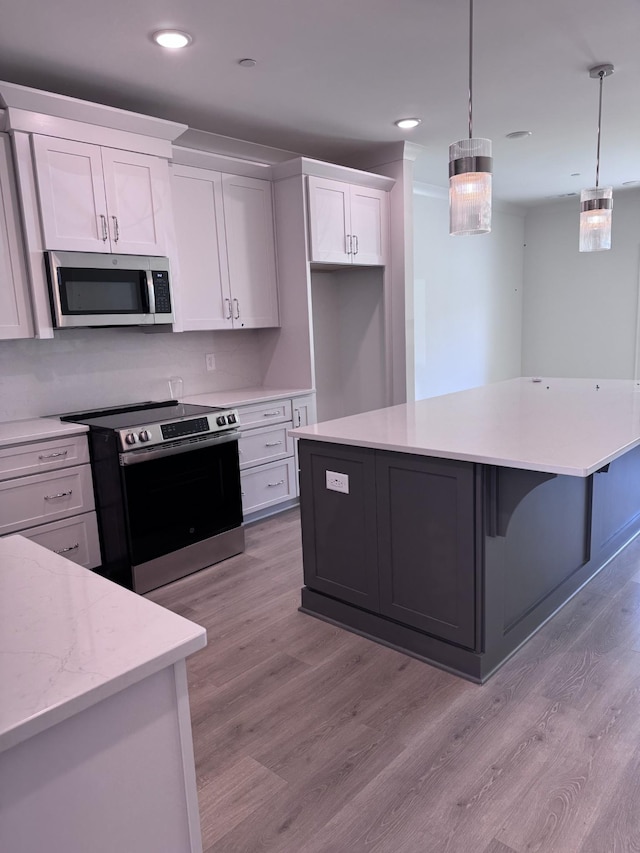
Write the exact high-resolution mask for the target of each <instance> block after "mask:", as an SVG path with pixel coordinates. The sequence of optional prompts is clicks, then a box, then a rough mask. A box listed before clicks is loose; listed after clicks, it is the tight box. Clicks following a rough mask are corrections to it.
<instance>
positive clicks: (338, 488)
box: [325, 471, 349, 495]
mask: <svg viewBox="0 0 640 853" xmlns="http://www.w3.org/2000/svg"><path fill="white" fill-rule="evenodd" d="M325 473H326V475H327V488H328V489H329V491H332V492H342V494H343V495H348V494H349V475H348V474H339V473H338V472H337V471H326V472H325Z"/></svg>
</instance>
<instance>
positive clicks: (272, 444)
mask: <svg viewBox="0 0 640 853" xmlns="http://www.w3.org/2000/svg"><path fill="white" fill-rule="evenodd" d="M279 444H282V442H281V441H268V442H267V443H266V444H265V447H277V446H278V445H279Z"/></svg>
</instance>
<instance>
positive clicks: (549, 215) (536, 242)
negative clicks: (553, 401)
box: [522, 190, 640, 379]
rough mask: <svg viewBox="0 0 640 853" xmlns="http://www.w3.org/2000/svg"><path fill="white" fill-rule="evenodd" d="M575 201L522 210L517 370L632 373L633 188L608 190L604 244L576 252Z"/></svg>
mask: <svg viewBox="0 0 640 853" xmlns="http://www.w3.org/2000/svg"><path fill="white" fill-rule="evenodd" d="M578 208H579V202H578V200H577V199H576V198H572V199H566V200H562V201H555V202H550V203H549V204H547V205H544V206H541V207H536V208H533V209H532V210H530V211H529V213H528V214H527V218H526V229H525V237H526V250H525V287H524V310H523V332H522V366H523V373H524V375H526V376H529V375H535V374H539V375H541V376H545V375H546V376H571V377H577V378H580V377H586V378H589V377H593V378H602V379H630V378H635V375H636V370H637V368H636V345H637V340H638V334H637V325H638V275H639V270H640V191H639V190H628V191H626V192H622V191H619V192H615V193H614V207H613V227H612V240H611V249H610V250H609V251H606V252H593V253H580V252H578V223H579V211H578Z"/></svg>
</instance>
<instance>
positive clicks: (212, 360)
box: [204, 352, 216, 370]
mask: <svg viewBox="0 0 640 853" xmlns="http://www.w3.org/2000/svg"><path fill="white" fill-rule="evenodd" d="M204 359H205V361H206V364H207V370H215V369H216V357H215V355H214V354H213V353H212V352H208V353H207V354H206V355H205V357H204Z"/></svg>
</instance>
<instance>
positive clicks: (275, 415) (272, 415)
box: [262, 411, 282, 418]
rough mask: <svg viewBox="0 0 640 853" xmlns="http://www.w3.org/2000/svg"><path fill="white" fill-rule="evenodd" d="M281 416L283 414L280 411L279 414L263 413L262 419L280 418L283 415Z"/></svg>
mask: <svg viewBox="0 0 640 853" xmlns="http://www.w3.org/2000/svg"><path fill="white" fill-rule="evenodd" d="M281 414H282V412H280V411H277V412H263V413H262V417H263V418H277V417H278V416H279V415H281Z"/></svg>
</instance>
